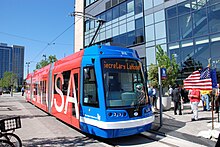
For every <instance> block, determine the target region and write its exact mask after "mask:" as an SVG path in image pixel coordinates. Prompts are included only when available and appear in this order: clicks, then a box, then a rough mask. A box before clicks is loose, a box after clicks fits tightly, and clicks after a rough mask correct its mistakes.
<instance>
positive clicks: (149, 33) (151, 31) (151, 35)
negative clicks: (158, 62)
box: [145, 25, 155, 42]
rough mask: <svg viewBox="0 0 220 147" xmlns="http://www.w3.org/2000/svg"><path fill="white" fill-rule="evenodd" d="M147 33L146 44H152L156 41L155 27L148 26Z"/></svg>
mask: <svg viewBox="0 0 220 147" xmlns="http://www.w3.org/2000/svg"><path fill="white" fill-rule="evenodd" d="M145 31H146V33H145V35H146V42H150V41H153V40H155V35H154V25H151V26H147V27H146V29H145Z"/></svg>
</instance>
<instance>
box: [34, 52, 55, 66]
mask: <svg viewBox="0 0 220 147" xmlns="http://www.w3.org/2000/svg"><path fill="white" fill-rule="evenodd" d="M56 61H57V58H56V55H53V56H52V55H50V56H49V57H48V59H45V60H43V59H42V60H41V61H40V62H38V63H37V64H36V69H40V68H42V67H44V66H47V65H48V64H51V63H53V62H56Z"/></svg>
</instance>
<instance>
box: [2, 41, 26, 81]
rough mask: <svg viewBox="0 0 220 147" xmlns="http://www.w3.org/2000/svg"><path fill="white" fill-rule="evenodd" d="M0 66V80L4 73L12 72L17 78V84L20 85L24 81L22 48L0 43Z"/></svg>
mask: <svg viewBox="0 0 220 147" xmlns="http://www.w3.org/2000/svg"><path fill="white" fill-rule="evenodd" d="M0 65H1V66H0V78H3V76H4V73H5V72H6V71H8V72H12V73H14V74H16V75H17V77H18V83H17V84H18V85H22V84H23V79H24V75H23V74H24V47H23V46H17V45H13V46H8V45H7V44H5V43H0Z"/></svg>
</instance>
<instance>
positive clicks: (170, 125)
mask: <svg viewBox="0 0 220 147" xmlns="http://www.w3.org/2000/svg"><path fill="white" fill-rule="evenodd" d="M172 106H173V104H172ZM158 111H159V110H158ZM182 113H183V115H174V111H173V107H171V109H170V110H169V111H164V112H163V121H162V127H160V114H159V113H158V112H156V113H155V122H154V123H153V131H154V132H155V133H162V134H164V135H166V136H173V137H177V138H180V139H183V140H186V141H190V142H194V143H197V144H201V145H204V146H215V144H216V141H217V139H216V138H213V137H212V138H208V139H206V138H204V137H201V136H199V135H201V134H202V133H204V131H206V132H208V131H211V130H212V112H211V111H203V108H202V107H199V114H198V115H199V120H198V121H193V122H192V121H191V118H192V115H193V114H191V107H190V103H186V104H184V109H183V111H182ZM214 122H215V124H214V126H215V127H218V128H214V130H215V131H216V132H217V134H218V133H219V132H220V128H219V125H217V124H219V123H218V114H216V113H214ZM206 134H207V133H206Z"/></svg>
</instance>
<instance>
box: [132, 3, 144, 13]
mask: <svg viewBox="0 0 220 147" xmlns="http://www.w3.org/2000/svg"><path fill="white" fill-rule="evenodd" d="M134 2H135V14H139V13H141V12H142V11H143V2H142V0H135V1H134Z"/></svg>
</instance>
